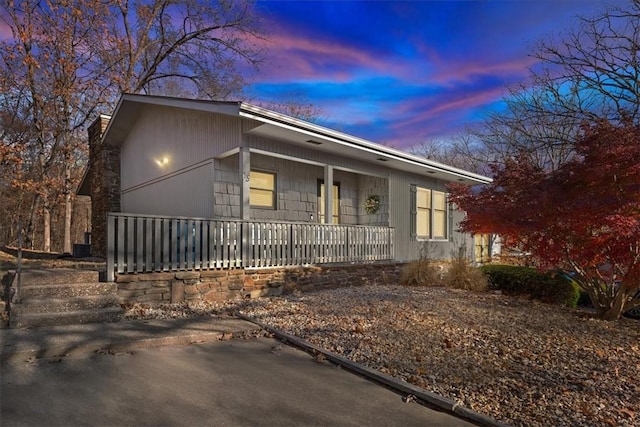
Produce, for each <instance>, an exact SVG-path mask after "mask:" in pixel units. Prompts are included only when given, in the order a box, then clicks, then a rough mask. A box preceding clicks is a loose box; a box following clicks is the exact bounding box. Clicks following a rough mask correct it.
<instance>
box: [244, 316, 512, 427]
mask: <svg viewBox="0 0 640 427" xmlns="http://www.w3.org/2000/svg"><path fill="white" fill-rule="evenodd" d="M238 317H239V318H241V319H243V320H246V321H248V322H251V323H254V324H256V325H258V326H260V327H262V328H264V329H265V330H267V331H269V332H271V333H272V334H274V335H275V336H276V337H277V338H278V339H280V340H281V341H285V342H290V343H291V344H293V345H294V346H296V347H299V348H301V349H303V350H305V351H307V352H309V353H312V354H314V355H315V354H318V353H321V354H322V355H324V357H325V358H326V359H327V360H329V361H330V362H332V363H334V364H336V365H338V366H341V367H344V368H346V369H347V370H349V371H352V372H355V373H357V374H359V375H362V376H363V377H366V378H368V379H370V380H373V381H375V382H377V383H379V384H383V385H385V386H387V387H389V388H391V389H393V390H395V391H398V392H401V393H405V394H406V395H407V396H409V395H412V396H415V397H416V398H417V399H418V400H422V401H424V402H426V403H428V404H429V405H432V406H435V407H437V408H439V409H441V410H443V411H446V412H449V413H453V414H455V415H457V416H458V417H460V418H463V419H465V420H469V421H472V422H474V423H476V424H479V425H481V426H488V427H509V425H508V424H504V423H501V422H499V421H497V420H494V419H493V418H491V417H488V416H486V415H482V414H479V413H477V412H475V411H472V410H471V409H469V408H467V407H466V406H463V405H461V404H459V403H456V402H454V401H453V400H451V399H448V398H446V397H443V396H440V395H439V394H436V393H433V392H430V391H427V390H425V389H423V388H420V387H418V386H415V385H412V384H409V383H406V382H404V381H400V380H398V379H396V378H394V377H392V376H390V375H386V374H383V373H382V372H380V371H377V370H375V369H371V368H369V367H367V366H364V365H362V364H360V363H356V362H353V361H351V360H349V359H347V358H345V357H342V356H340V355H338V354H335V353H332V352H330V351H327V350H325V349H323V348H321V347H318V346H317V345H314V344H311V343H310V342H308V341H305V340H304V339H302V338H298V337H296V336H294V335H290V334H288V333H286V332H283V331H281V330H279V329H276V328H273V327H271V326H268V325H265V324H263V323H261V322H259V321H258V320H256V319H254V318H252V317H249V316H245V315H242V314H238Z"/></svg>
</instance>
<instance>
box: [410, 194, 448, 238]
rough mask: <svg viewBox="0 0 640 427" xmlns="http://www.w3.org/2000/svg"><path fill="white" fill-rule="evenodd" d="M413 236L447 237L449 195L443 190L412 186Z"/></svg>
mask: <svg viewBox="0 0 640 427" xmlns="http://www.w3.org/2000/svg"><path fill="white" fill-rule="evenodd" d="M411 193H412V206H411V207H412V209H411V215H412V216H413V219H412V221H411V222H412V224H411V225H412V232H411V234H412V236H413V237H417V238H419V239H434V240H445V239H446V238H447V196H446V194H445V193H444V192H442V191H435V190H429V189H427V188H422V187H417V186H415V185H412V186H411Z"/></svg>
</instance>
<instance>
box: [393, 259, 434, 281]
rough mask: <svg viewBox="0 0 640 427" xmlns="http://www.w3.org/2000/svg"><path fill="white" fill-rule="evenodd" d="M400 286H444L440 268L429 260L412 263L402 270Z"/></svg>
mask: <svg viewBox="0 0 640 427" xmlns="http://www.w3.org/2000/svg"><path fill="white" fill-rule="evenodd" d="M400 284H401V285H404V286H439V285H441V284H442V281H441V279H440V268H439V267H438V266H437V265H435V264H434V263H433V262H432V261H430V260H427V259H421V260H419V261H412V262H410V263H408V264H407V265H405V266H404V268H403V269H402V274H401V275H400Z"/></svg>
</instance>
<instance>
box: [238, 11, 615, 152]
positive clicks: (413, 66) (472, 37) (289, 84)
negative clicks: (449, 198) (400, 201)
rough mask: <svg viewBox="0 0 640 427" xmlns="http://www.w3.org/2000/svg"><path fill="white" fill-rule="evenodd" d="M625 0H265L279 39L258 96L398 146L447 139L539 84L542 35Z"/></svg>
mask: <svg viewBox="0 0 640 427" xmlns="http://www.w3.org/2000/svg"><path fill="white" fill-rule="evenodd" d="M613 1H614V0H576V1H574V0H556V1H546V0H539V1H536V0H526V1H491V0H486V1H266V0H265V1H263V0H259V1H258V7H259V8H260V10H261V14H262V15H263V17H264V19H265V20H266V22H265V28H266V29H267V32H268V34H269V37H270V44H269V50H268V55H267V58H268V59H267V61H266V62H265V64H264V66H263V68H262V69H261V71H260V73H259V75H258V76H257V77H256V80H255V83H254V84H253V85H252V88H251V92H250V93H251V96H253V97H255V98H256V99H266V100H272V101H274V100H275V101H278V100H287V99H290V98H291V97H295V96H302V97H303V98H304V99H306V100H307V101H308V102H311V103H312V104H314V105H316V106H317V107H319V108H320V109H321V110H322V117H321V118H320V120H318V121H317V122H318V123H319V124H322V125H325V126H329V127H332V128H335V129H338V130H341V131H343V132H346V133H349V134H353V135H355V136H359V137H362V138H366V139H369V140H371V141H374V142H379V143H384V144H387V145H390V146H393V147H396V148H401V149H408V148H409V147H411V146H413V145H416V144H419V143H421V142H424V141H429V140H433V139H436V140H446V139H447V138H449V137H450V136H452V135H454V134H456V133H458V132H459V131H460V130H462V129H464V127H465V126H467V125H471V124H473V123H474V122H477V121H479V120H481V119H482V117H483V115H484V114H486V112H488V111H491V110H493V109H496V108H500V105H501V97H502V95H503V94H504V92H505V88H506V87H507V86H508V85H512V84H515V83H518V82H526V81H527V78H528V68H529V67H531V66H532V65H534V64H535V61H534V60H533V58H531V57H530V56H529V53H530V52H531V47H532V45H533V44H534V43H535V41H536V40H538V39H539V38H541V37H554V38H556V39H557V38H558V36H559V35H561V34H562V33H563V32H566V31H567V29H568V28H570V27H571V26H572V25H573V23H574V22H575V19H574V18H575V17H576V15H592V14H593V13H595V12H599V11H602V10H603V8H604V6H605V5H607V4H612V3H613ZM618 3H620V2H619V1H618Z"/></svg>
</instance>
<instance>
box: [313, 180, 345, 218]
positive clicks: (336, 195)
mask: <svg viewBox="0 0 640 427" xmlns="http://www.w3.org/2000/svg"><path fill="white" fill-rule="evenodd" d="M331 197H332V198H333V206H332V208H333V211H332V218H331V222H332V223H333V224H339V223H340V184H339V183H336V182H334V183H333V191H332V192H331ZM325 200H326V197H325V190H324V181H322V180H320V181H318V211H319V212H318V221H320V223H321V224H324V201H325Z"/></svg>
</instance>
